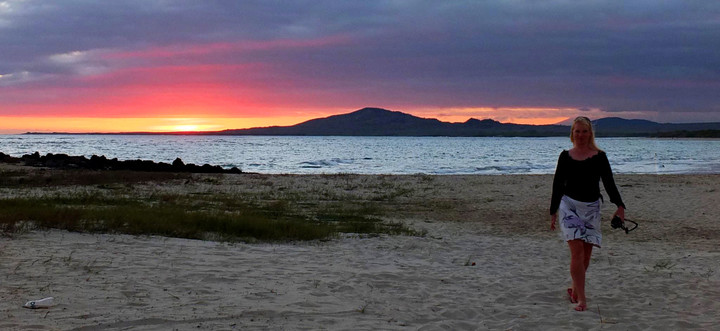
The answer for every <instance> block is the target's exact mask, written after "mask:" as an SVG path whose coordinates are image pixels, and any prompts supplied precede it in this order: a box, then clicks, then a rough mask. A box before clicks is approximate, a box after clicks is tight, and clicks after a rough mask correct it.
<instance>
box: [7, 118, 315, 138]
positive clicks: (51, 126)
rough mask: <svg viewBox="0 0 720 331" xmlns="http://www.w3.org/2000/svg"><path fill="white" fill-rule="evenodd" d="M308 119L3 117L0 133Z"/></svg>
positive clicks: (240, 125)
mask: <svg viewBox="0 0 720 331" xmlns="http://www.w3.org/2000/svg"><path fill="white" fill-rule="evenodd" d="M309 119H311V118H310V117H307V116H278V117H248V118H221V117H218V118H214V117H208V118H90V117H19V116H18V117H14V116H13V117H11V116H0V134H19V133H25V132H42V133H52V132H67V133H121V132H192V131H222V130H231V129H247V128H253V127H265V126H273V125H280V126H286V125H295V124H298V123H301V122H304V121H306V120H309Z"/></svg>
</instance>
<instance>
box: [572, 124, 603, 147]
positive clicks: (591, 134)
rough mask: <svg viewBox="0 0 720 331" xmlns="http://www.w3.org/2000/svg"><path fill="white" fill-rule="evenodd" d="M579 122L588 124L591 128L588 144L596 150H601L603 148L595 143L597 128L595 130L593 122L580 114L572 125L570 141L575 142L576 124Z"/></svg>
mask: <svg viewBox="0 0 720 331" xmlns="http://www.w3.org/2000/svg"><path fill="white" fill-rule="evenodd" d="M578 123H582V124H585V125H587V127H588V128H589V130H590V141H588V145H589V146H590V148H592V149H594V150H596V151H601V149H600V148H598V147H597V145H595V130H593V126H592V122H591V121H590V119H589V118H587V117H585V116H578V117H576V118H575V120H574V121H573V124H572V127H570V142H572V143H575V138H573V132H575V125H576V124H578Z"/></svg>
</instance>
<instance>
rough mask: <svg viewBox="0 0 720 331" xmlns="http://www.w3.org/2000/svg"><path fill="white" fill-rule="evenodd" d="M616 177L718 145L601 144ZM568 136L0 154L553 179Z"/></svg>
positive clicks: (124, 140) (254, 142) (704, 169)
mask: <svg viewBox="0 0 720 331" xmlns="http://www.w3.org/2000/svg"><path fill="white" fill-rule="evenodd" d="M597 143H598V145H599V146H600V148H602V149H603V150H605V152H606V153H607V154H608V157H609V159H610V163H611V165H612V167H613V170H614V172H616V173H647V174H670V173H673V174H692V173H720V140H712V139H708V140H689V139H650V138H599V139H597ZM570 147H572V146H571V143H570V141H569V139H568V138H567V137H553V138H488V137H467V138H457V137H294V136H135V135H127V136H125V135H0V152H3V153H5V154H9V155H12V156H22V155H23V154H30V153H34V152H36V151H37V152H40V154H41V155H44V154H46V153H55V154H58V153H64V154H69V155H85V156H87V157H90V156H91V155H93V154H94V155H105V156H106V157H108V158H118V159H120V160H135V159H142V160H153V161H156V162H167V163H171V162H172V161H173V160H174V159H175V158H177V157H179V158H181V159H182V160H183V161H184V162H185V163H195V164H198V165H202V164H205V163H208V164H212V165H220V166H223V167H226V168H230V167H238V168H240V169H242V170H243V171H246V172H259V173H268V174H271V173H272V174H277V173H288V174H319V173H326V174H333V173H360V174H416V173H425V174H551V173H553V172H554V171H555V164H556V162H557V157H558V155H559V153H560V152H561V151H562V150H563V149H569V148H570Z"/></svg>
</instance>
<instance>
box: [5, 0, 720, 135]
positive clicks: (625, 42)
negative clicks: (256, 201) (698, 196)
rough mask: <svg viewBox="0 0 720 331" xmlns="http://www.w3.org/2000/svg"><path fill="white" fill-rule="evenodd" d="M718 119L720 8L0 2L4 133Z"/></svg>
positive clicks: (319, 0)
mask: <svg viewBox="0 0 720 331" xmlns="http://www.w3.org/2000/svg"><path fill="white" fill-rule="evenodd" d="M363 107H380V108H385V109H389V110H395V111H402V112H404V113H409V114H412V115H415V116H419V117H425V118H437V119H440V120H442V121H448V122H464V121H466V120H467V119H469V118H477V119H486V118H491V119H495V120H498V121H501V122H513V123H528V124H550V123H557V122H560V121H562V120H564V119H567V118H568V117H574V116H578V115H585V116H589V117H591V118H600V117H609V116H619V117H624V118H642V119H648V120H653V121H657V122H720V2H717V1H705V0H702V1H693V0H683V1H662V0H646V1H632V0H630V1H628V0H603V1H595V0H588V1H550V0H548V1H543V0H523V1H513V0H503V1H500V0H497V1H486V0H474V1H463V0H453V1H437V0H417V1H416V0H363V1H356V0H347V1H345V0H308V1H304V0H300V1H273V0H243V1H230V0H227V1H212V0H203V1H196V0H186V1H170V0H133V1H126V0H114V1H96V0H58V1H44V0H37V1H35V0H10V1H2V0H0V133H20V132H27V131H41V132H59V131H63V132H120V131H191V130H223V129H237V128H248V127H258V126H271V125H293V124H297V123H300V122H302V121H305V120H309V119H312V118H318V117H327V116H331V115H336V114H343V113H349V112H351V111H354V110H357V109H360V108H363Z"/></svg>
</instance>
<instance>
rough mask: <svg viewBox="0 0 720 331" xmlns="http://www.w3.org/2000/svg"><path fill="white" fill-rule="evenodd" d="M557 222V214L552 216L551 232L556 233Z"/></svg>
mask: <svg viewBox="0 0 720 331" xmlns="http://www.w3.org/2000/svg"><path fill="white" fill-rule="evenodd" d="M556 221H557V214H552V215H550V231H555V222H556Z"/></svg>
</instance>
